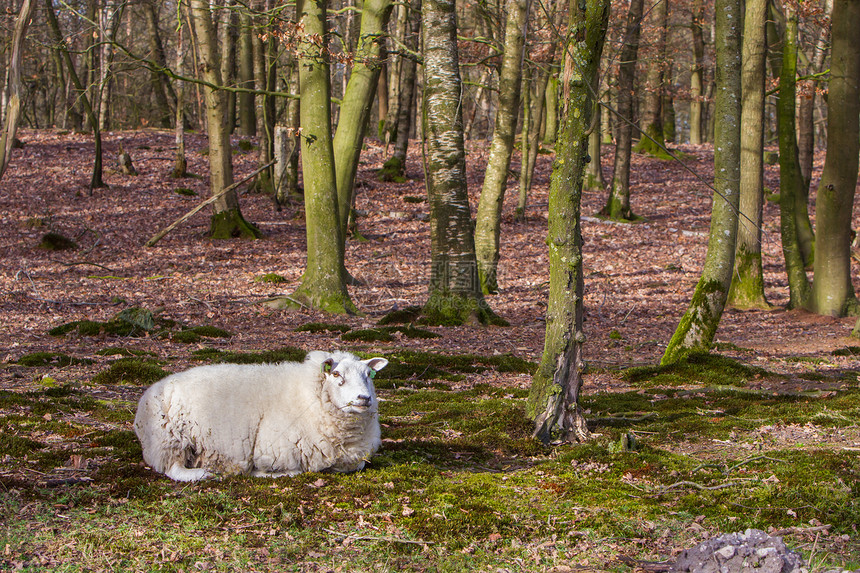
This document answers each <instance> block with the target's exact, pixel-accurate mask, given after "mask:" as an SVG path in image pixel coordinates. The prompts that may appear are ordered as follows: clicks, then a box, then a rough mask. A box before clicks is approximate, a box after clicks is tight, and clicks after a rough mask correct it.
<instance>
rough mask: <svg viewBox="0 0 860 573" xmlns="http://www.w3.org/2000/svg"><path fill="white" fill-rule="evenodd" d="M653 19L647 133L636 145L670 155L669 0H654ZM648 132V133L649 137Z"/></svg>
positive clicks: (644, 119) (645, 115)
mask: <svg viewBox="0 0 860 573" xmlns="http://www.w3.org/2000/svg"><path fill="white" fill-rule="evenodd" d="M649 12H650V17H651V20H652V22H653V24H652V26H651V28H652V30H653V32H652V33H651V36H652V37H653V38H654V44H653V48H652V49H653V50H654V52H655V54H654V57H653V58H652V59H651V60H650V61H649V62H648V73H647V75H646V79H645V87H644V92H645V102H644V103H645V105H644V109H643V112H642V121H641V129H642V131H643V132H645V135H643V136H642V138H641V139H640V140H639V143H638V144H637V145H636V151H638V152H639V153H649V154H651V155H655V156H657V157H659V158H661V159H670V157H669V156H668V155H667V154H666V152H665V151H664V150H663V147H665V144H666V142H665V141H664V140H663V92H664V87H663V86H664V83H665V75H666V73H665V70H664V67H665V66H666V33H667V31H668V19H669V0H654V1H653V2H652V3H651V7H650V8H649ZM646 136H647V137H646Z"/></svg>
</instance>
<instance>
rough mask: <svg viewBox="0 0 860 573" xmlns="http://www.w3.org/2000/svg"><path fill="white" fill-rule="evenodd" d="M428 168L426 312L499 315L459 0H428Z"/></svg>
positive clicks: (450, 316) (480, 319) (438, 317)
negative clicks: (468, 106)
mask: <svg viewBox="0 0 860 573" xmlns="http://www.w3.org/2000/svg"><path fill="white" fill-rule="evenodd" d="M422 33H423V38H424V129H423V132H424V137H425V138H426V152H425V154H424V172H425V181H426V185H427V198H428V202H429V206H430V257H431V260H430V265H431V266H430V285H429V299H428V300H427V303H426V304H425V306H424V309H423V314H424V315H425V317H426V319H427V320H428V322H431V323H436V324H462V323H465V322H469V323H487V322H495V321H497V320H498V319H497V317H496V316H495V314H493V312H492V311H491V310H490V308H489V306H488V305H487V303H486V301H485V300H484V295H483V293H482V292H481V285H480V281H479V280H478V268H477V261H476V259H475V243H474V238H473V235H472V221H471V211H470V208H469V195H468V192H467V188H466V153H465V148H464V142H463V112H462V106H461V102H462V82H461V80H460V66H459V57H458V53H457V18H456V12H455V3H454V0H424V2H423V6H422Z"/></svg>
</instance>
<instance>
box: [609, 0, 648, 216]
mask: <svg viewBox="0 0 860 573" xmlns="http://www.w3.org/2000/svg"><path fill="white" fill-rule="evenodd" d="M642 5H643V0H631V2H630V10H629V11H628V13H627V26H626V28H625V31H624V46H623V47H622V48H621V63H620V64H619V66H618V115H619V120H618V129H617V131H616V142H615V164H614V168H613V170H612V182H611V183H610V188H609V198H608V199H607V201H606V206H605V207H603V210H602V211H601V214H602V215H603V216H605V217H609V218H610V219H615V220H619V221H633V220H635V219H636V215H634V214H633V209H632V208H631V207H630V153H631V150H632V147H633V111H634V103H635V97H634V91H633V90H634V85H633V84H634V80H635V79H636V59H637V54H638V52H639V28H640V24H641V20H642Z"/></svg>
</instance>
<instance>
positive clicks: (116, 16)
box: [99, 0, 125, 131]
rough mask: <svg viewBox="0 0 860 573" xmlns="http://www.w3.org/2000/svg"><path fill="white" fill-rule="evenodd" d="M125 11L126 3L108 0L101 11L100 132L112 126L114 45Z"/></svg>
mask: <svg viewBox="0 0 860 573" xmlns="http://www.w3.org/2000/svg"><path fill="white" fill-rule="evenodd" d="M124 11H125V2H117V0H107V1H106V2H105V3H104V5H103V6H102V7H101V9H100V10H99V18H100V21H101V30H100V33H101V34H102V36H103V37H102V45H101V59H100V68H99V90H100V92H101V96H100V98H99V130H100V131H106V130H108V129H110V126H111V115H110V111H111V105H110V104H111V94H112V92H113V84H114V80H113V70H112V67H113V60H114V56H115V55H116V50H115V49H114V44H115V43H116V34H117V31H118V30H119V24H120V21H121V20H122V15H123V12H124Z"/></svg>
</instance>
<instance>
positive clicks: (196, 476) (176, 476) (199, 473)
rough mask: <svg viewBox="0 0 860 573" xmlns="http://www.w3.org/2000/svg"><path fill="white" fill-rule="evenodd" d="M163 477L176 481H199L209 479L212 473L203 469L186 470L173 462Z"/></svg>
mask: <svg viewBox="0 0 860 573" xmlns="http://www.w3.org/2000/svg"><path fill="white" fill-rule="evenodd" d="M164 475H166V476H167V477H169V478H170V479H172V480H176V481H200V480H202V479H207V478H211V477H212V472H210V471H209V470H206V469H203V468H186V467H185V466H183V465H182V464H181V463H179V462H174V463H173V465H172V466H170V467H169V468H167V471H166V472H164Z"/></svg>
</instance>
